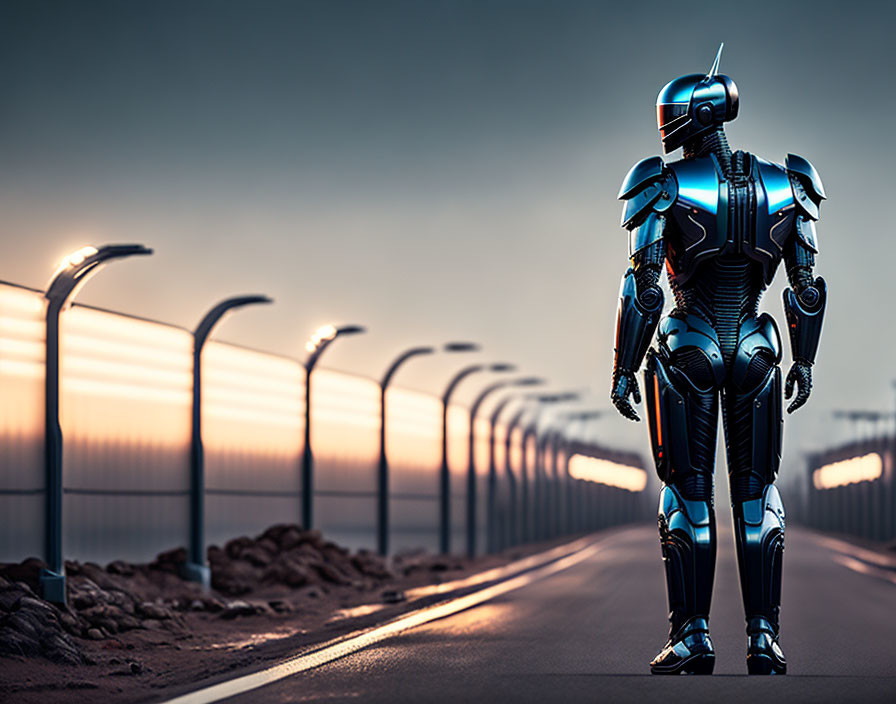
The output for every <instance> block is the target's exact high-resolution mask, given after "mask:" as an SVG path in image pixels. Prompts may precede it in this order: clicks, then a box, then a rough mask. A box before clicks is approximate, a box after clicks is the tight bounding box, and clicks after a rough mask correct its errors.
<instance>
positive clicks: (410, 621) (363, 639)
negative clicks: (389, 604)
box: [164, 536, 610, 704]
mask: <svg viewBox="0 0 896 704" xmlns="http://www.w3.org/2000/svg"><path fill="white" fill-rule="evenodd" d="M608 537H610V536H603V537H602V538H601V539H598V540H594V541H591V542H589V543H588V544H586V545H584V546H583V547H581V548H578V549H577V550H575V551H573V552H570V553H568V554H566V555H565V556H563V557H560V558H558V559H553V560H552V561H551V560H549V561H548V562H547V563H546V564H542V565H541V566H540V567H535V568H532V569H529V570H527V571H524V572H523V573H521V574H517V575H516V576H513V577H509V578H507V579H505V580H503V581H501V582H498V583H496V584H491V585H490V586H487V587H483V588H482V589H479V590H477V591H475V592H472V593H470V594H465V595H464V596H459V597H455V598H453V599H450V600H448V601H443V602H440V603H438V604H434V605H432V606H426V607H424V608H421V609H418V610H416V611H411V612H409V613H407V614H404V615H402V616H399V617H397V618H395V619H393V620H392V621H388V622H387V623H384V624H382V625H380V626H374V627H372V628H369V629H366V630H363V631H360V632H356V633H354V634H349V635H347V636H343V637H341V638H338V639H335V640H332V641H328V642H324V643H321V644H319V645H318V646H314V647H313V649H312V650H310V651H305V652H303V653H300V654H298V655H294V656H292V657H291V658H288V659H287V660H284V661H283V662H280V663H278V664H277V665H272V666H270V667H267V668H265V669H263V670H260V671H258V672H253V673H251V674H248V675H241V676H239V677H236V678H234V679H231V680H227V681H225V682H218V683H217V684H213V685H210V686H208V687H203V688H202V689H198V690H195V691H193V692H189V693H187V694H183V695H180V696H178V697H174V698H173V699H168V700H166V701H165V703H164V704H211V702H217V701H220V700H222V699H226V698H229V697H235V696H239V695H241V694H245V693H246V692H251V691H252V690H255V689H258V688H260V687H264V686H265V685H268V684H272V683H273V682H277V681H279V680H282V679H285V678H287V677H290V676H292V675H296V674H299V673H301V672H307V671H308V670H312V669H314V668H316V667H320V666H321V665H325V664H327V663H330V662H333V661H334V660H339V659H340V658H343V657H345V656H347V655H351V654H352V653H356V652H358V651H359V650H363V649H365V648H368V647H370V646H371V645H374V644H376V643H379V642H381V641H383V640H386V639H388V638H391V637H393V636H395V635H398V634H399V633H402V632H404V631H407V630H409V629H412V628H416V627H418V626H422V625H423V624H426V623H429V622H431V621H436V620H438V619H442V618H445V617H447V616H453V615H454V614H456V613H460V612H461V611H465V610H467V609H470V608H472V607H474V606H478V605H479V604H482V603H484V602H486V601H489V600H491V599H494V598H496V597H498V596H502V595H504V594H507V593H508V592H511V591H515V590H517V589H520V588H522V587H525V586H528V585H529V584H532V583H534V582H537V581H538V580H540V579H544V578H545V577H549V576H551V575H553V574H556V573H558V572H562V571H563V570H565V569H569V568H570V567H573V566H574V565H577V564H578V563H580V562H583V561H584V560H587V559H588V558H589V557H592V556H593V555H595V554H597V553H598V552H599V551H600V550H601V549H602V548H603V542H604V540H605V539H606V538H608ZM581 541H587V538H580V539H579V540H577V541H573V543H569V544H568V545H573V544H575V543H578V542H581ZM559 547H560V548H562V547H563V546H559ZM558 549H559V548H554V549H552V550H549V551H547V553H544V554H551V553H554V552H555V551H557V550H558ZM532 557H534V556H530V557H529V558H524V559H523V560H519V561H518V562H529V561H530V560H531V558H532ZM511 564H516V563H511ZM505 567H510V565H506V566H505ZM497 569H502V568H497ZM490 571H492V570H486V572H484V573H481V574H487V573H488V572H490ZM473 576H474V577H475V576H476V575H473ZM459 581H463V580H459Z"/></svg>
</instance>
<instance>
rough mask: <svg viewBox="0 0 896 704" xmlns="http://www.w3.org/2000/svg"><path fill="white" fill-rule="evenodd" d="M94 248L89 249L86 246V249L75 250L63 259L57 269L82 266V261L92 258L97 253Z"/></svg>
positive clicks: (89, 247)
mask: <svg viewBox="0 0 896 704" xmlns="http://www.w3.org/2000/svg"><path fill="white" fill-rule="evenodd" d="M97 251H98V250H97V248H96V247H91V246H90V245H88V246H87V247H81V249H79V250H76V251H74V252H72V253H71V254H69V255H68V256H67V257H65V258H64V259H63V260H62V261H61V262H60V263H59V267H60V268H62V267H70V266H78V264H83V263H84V260H85V259H87V257H92V256H93V255H94V254H96V253H97Z"/></svg>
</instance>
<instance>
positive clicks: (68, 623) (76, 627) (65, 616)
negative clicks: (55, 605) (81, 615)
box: [59, 611, 84, 637]
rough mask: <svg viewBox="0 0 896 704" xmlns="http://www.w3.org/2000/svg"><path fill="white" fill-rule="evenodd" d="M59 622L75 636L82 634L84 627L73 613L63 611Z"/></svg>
mask: <svg viewBox="0 0 896 704" xmlns="http://www.w3.org/2000/svg"><path fill="white" fill-rule="evenodd" d="M59 623H60V624H61V625H62V627H63V628H64V629H65V630H66V631H68V632H69V633H71V634H72V635H73V636H79V637H80V636H81V634H82V633H83V632H84V629H83V628H82V627H81V621H80V620H79V619H78V617H77V616H75V615H74V614H72V613H69V612H68V611H63V612H62V613H60V614H59Z"/></svg>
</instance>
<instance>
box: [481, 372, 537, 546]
mask: <svg viewBox="0 0 896 704" xmlns="http://www.w3.org/2000/svg"><path fill="white" fill-rule="evenodd" d="M505 366H506V369H505V370H504V371H513V370H514V369H515V367H514V366H513V365H509V364H508V365H505ZM540 383H542V380H541V379H538V378H537V377H524V378H520V379H504V380H501V381H496V382H494V383H493V384H489V385H488V386H486V387H485V388H484V389H483V390H482V391H481V392H480V394H479V395H478V396H477V397H476V399H475V400H474V401H473V404H472V405H471V406H470V432H469V438H468V442H467V449H468V453H467V556H468V557H471V558H472V557H475V555H476V445H475V441H476V416H477V415H478V414H479V409H480V408H481V407H482V404H483V403H484V402H485V400H486V399H487V398H488V397H489V396H491V395H492V394H493V393H494V392H495V391H499V390H501V389H506V388H507V387H509V386H535V385H536V384H540ZM493 450H494V437H493V436H492V437H490V438H489V453H490V454H491V453H492V452H493ZM489 465H490V467H489V476H488V498H487V503H486V507H487V511H486V516H487V520H486V530H487V531H491V530H492V528H491V524H492V516H493V514H494V508H495V506H494V504H495V490H496V480H497V478H496V476H495V473H494V472H493V471H492V468H493V465H494V462H493V461H490V462H489Z"/></svg>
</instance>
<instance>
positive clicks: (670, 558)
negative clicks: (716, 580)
mask: <svg viewBox="0 0 896 704" xmlns="http://www.w3.org/2000/svg"><path fill="white" fill-rule="evenodd" d="M687 372H688V370H687V368H681V367H676V366H675V365H674V364H673V363H672V362H670V361H669V360H668V359H667V358H666V357H665V356H661V355H659V354H655V353H653V354H651V355H650V357H649V359H648V363H647V369H646V372H645V388H646V401H647V409H648V416H649V421H650V423H649V424H650V431H651V441H652V445H653V451H654V458H655V460H656V465H657V471H658V473H659V475H660V479H662V480H663V482H664V483H665V484H666V485H665V486H664V487H663V489H662V491H661V493H660V508H659V516H658V524H659V532H660V545H661V547H662V553H663V563H664V565H665V570H666V584H667V587H668V598H669V612H670V613H669V621H670V623H671V628H670V633H669V640H668V642H667V643H666V645H665V646H664V647H663V649H662V650H661V651H660V653H659V654H658V655H657V656H656V658H655V659H654V660H653V661H652V662H651V663H650V668H651V671H652V672H653V673H655V674H678V673H682V672H685V673H693V674H710V673H712V669H713V665H714V661H715V655H714V651H713V646H712V641H711V640H710V638H709V608H710V602H711V600H712V585H713V577H714V573H715V562H716V530H715V512H714V510H713V505H712V471H713V464H714V458H715V438H716V425H717V416H718V396H717V393H716V391H715V390H714V389H710V390H708V391H707V390H700V389H699V388H698V387H697V386H695V385H694V384H693V382H692V381H691V380H690V377H689V376H688V374H687ZM692 376H693V375H692Z"/></svg>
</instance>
